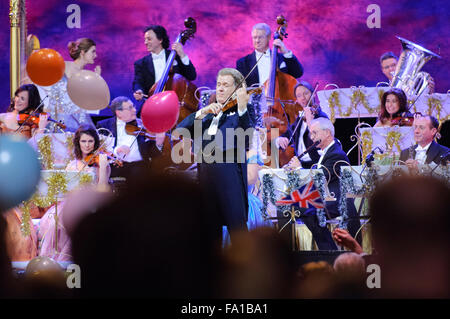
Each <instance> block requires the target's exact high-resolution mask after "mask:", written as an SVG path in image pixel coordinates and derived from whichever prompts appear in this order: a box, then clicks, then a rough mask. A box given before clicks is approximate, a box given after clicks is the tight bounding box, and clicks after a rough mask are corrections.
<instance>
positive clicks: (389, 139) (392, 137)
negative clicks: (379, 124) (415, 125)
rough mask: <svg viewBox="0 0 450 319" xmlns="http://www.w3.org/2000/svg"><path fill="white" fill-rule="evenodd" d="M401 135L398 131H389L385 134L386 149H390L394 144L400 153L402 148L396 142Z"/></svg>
mask: <svg viewBox="0 0 450 319" xmlns="http://www.w3.org/2000/svg"><path fill="white" fill-rule="evenodd" d="M401 137H402V134H401V133H400V132H396V131H390V132H389V133H388V134H387V136H386V144H387V149H388V150H392V148H393V147H394V145H395V146H396V147H397V151H398V153H399V154H400V153H401V151H402V149H401V147H400V144H398V142H399V141H400V138H401Z"/></svg>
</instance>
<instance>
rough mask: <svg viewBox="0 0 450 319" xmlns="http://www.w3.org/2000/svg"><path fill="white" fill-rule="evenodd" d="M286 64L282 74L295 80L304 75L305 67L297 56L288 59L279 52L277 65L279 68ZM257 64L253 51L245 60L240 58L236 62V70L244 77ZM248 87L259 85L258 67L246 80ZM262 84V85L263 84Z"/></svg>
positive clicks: (281, 69)
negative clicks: (288, 75)
mask: <svg viewBox="0 0 450 319" xmlns="http://www.w3.org/2000/svg"><path fill="white" fill-rule="evenodd" d="M283 62H285V63H286V66H283V68H280V71H281V72H284V73H287V74H290V75H292V76H293V77H294V78H299V77H301V76H302V75H303V67H302V65H301V64H300V62H299V61H298V60H297V58H296V57H295V55H292V58H290V59H286V58H285V57H284V56H283V54H281V53H279V52H278V56H277V63H278V67H280V65H281V64H282V63H283ZM255 64H256V53H255V51H253V53H251V54H249V55H246V56H245V57H243V58H240V59H239V60H237V62H236V69H237V70H238V71H239V72H241V73H242V75H243V76H246V75H247V74H248V73H249V72H250V70H251V69H252V68H253V67H254V66H255ZM246 83H247V86H251V85H253V84H255V83H259V73H258V67H256V68H255V69H254V70H253V72H252V73H251V74H250V75H249V76H248V78H247V80H246ZM261 84H262V83H261Z"/></svg>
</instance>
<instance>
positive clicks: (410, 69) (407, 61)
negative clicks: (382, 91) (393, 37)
mask: <svg viewBox="0 0 450 319" xmlns="http://www.w3.org/2000/svg"><path fill="white" fill-rule="evenodd" d="M397 38H398V39H399V40H400V42H401V43H402V47H403V51H402V53H401V54H400V57H399V61H398V63H397V68H396V69H395V73H394V77H393V78H392V82H391V84H390V86H391V87H392V88H398V89H402V90H403V92H405V94H406V96H407V97H408V100H409V101H410V102H411V103H412V101H416V100H417V99H418V98H419V96H420V95H421V94H422V93H423V91H424V90H425V89H426V88H427V86H428V82H429V81H428V79H429V78H430V74H428V73H426V72H420V70H421V69H422V67H423V66H424V64H425V63H427V62H428V61H429V60H430V59H431V58H432V57H436V58H440V56H439V55H437V54H435V53H433V52H431V51H430V50H427V49H425V48H424V47H421V46H420V45H417V44H415V43H413V42H411V41H408V40H406V39H403V38H400V37H397Z"/></svg>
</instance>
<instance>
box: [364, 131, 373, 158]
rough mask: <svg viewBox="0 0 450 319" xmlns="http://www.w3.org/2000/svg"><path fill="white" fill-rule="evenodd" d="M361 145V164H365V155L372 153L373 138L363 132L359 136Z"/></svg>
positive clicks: (366, 132)
mask: <svg viewBox="0 0 450 319" xmlns="http://www.w3.org/2000/svg"><path fill="white" fill-rule="evenodd" d="M361 144H362V164H361V165H364V163H365V162H366V157H367V155H368V154H369V153H370V152H371V151H372V144H373V138H372V133H371V132H370V131H364V132H363V133H362V134H361Z"/></svg>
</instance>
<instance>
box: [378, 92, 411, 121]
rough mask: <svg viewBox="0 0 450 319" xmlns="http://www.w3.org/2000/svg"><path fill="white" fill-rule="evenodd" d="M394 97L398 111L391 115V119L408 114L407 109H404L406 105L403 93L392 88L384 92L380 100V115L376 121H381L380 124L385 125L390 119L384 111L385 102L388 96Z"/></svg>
mask: <svg viewBox="0 0 450 319" xmlns="http://www.w3.org/2000/svg"><path fill="white" fill-rule="evenodd" d="M391 94H392V95H395V96H396V97H397V99H398V104H399V108H398V111H397V112H396V113H395V114H393V115H392V118H395V117H398V116H401V114H402V113H404V112H408V108H407V107H406V104H407V98H406V94H405V92H403V90H401V89H397V88H392V89H390V90H389V91H386V92H384V94H383V97H382V98H381V107H380V113H379V115H378V119H379V120H380V121H381V123H383V124H384V123H385V122H386V120H387V119H389V118H390V117H391V115H390V114H389V113H388V111H387V110H386V100H387V97H388V95H391Z"/></svg>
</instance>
